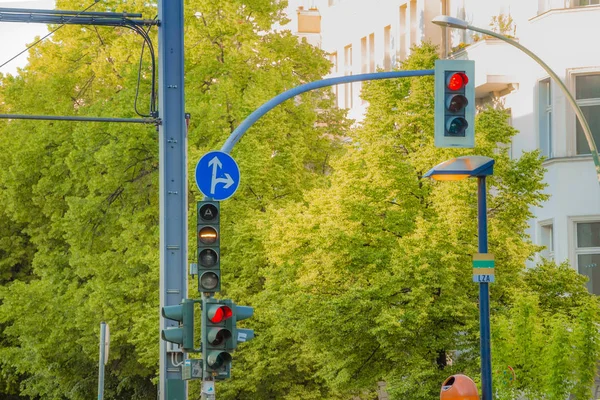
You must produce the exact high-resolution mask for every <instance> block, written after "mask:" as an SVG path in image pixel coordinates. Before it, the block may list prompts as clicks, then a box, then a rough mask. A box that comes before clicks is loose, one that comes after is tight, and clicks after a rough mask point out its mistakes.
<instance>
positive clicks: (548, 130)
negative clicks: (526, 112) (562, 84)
mask: <svg viewBox="0 0 600 400" xmlns="http://www.w3.org/2000/svg"><path fill="white" fill-rule="evenodd" d="M539 118H540V152H541V153H542V155H543V156H544V157H546V158H552V157H553V156H554V153H553V148H552V140H553V137H552V85H551V83H550V78H548V79H544V80H543V81H540V84H539Z"/></svg>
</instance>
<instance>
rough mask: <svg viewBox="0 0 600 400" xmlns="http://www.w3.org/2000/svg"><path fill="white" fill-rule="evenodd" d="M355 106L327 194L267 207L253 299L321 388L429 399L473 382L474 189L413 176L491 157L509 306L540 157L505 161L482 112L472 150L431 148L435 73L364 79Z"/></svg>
mask: <svg viewBox="0 0 600 400" xmlns="http://www.w3.org/2000/svg"><path fill="white" fill-rule="evenodd" d="M436 54H437V52H436V49H435V47H434V46H432V45H429V44H425V45H423V46H422V47H420V48H416V47H415V48H413V49H412V54H411V57H410V58H409V59H408V60H407V62H406V63H405V64H403V69H428V68H432V66H433V61H434V60H435V58H436V57H437V56H436ZM363 97H364V98H365V99H366V100H367V101H368V102H369V109H368V111H367V115H366V118H365V120H364V122H363V124H362V126H361V127H360V128H358V129H356V130H353V131H352V132H351V139H352V141H351V142H350V143H349V144H348V145H347V146H346V148H345V153H343V155H342V156H340V157H339V158H338V159H336V160H335V161H334V162H332V165H333V167H334V171H333V173H332V176H331V185H330V186H329V187H327V188H317V189H314V190H312V191H310V192H308V193H307V194H306V197H305V200H304V201H303V202H298V203H296V204H293V205H290V206H289V207H287V208H282V209H279V210H272V211H270V210H268V212H269V211H270V214H271V222H270V226H271V233H270V237H269V242H268V243H269V245H268V246H267V247H266V250H267V252H268V259H269V265H268V267H267V268H265V270H264V273H265V281H266V283H265V291H264V293H262V294H261V297H260V299H261V301H262V303H261V304H263V306H264V307H265V308H266V309H268V310H270V311H263V312H270V313H278V314H279V315H285V316H286V318H281V319H280V320H279V321H278V320H274V321H273V323H274V324H276V327H274V328H272V329H276V330H277V331H278V332H282V333H283V334H286V335H287V337H288V338H289V340H301V343H302V349H303V351H305V352H306V351H310V352H311V356H310V357H311V358H312V359H313V360H314V364H315V366H316V367H317V371H316V373H315V377H316V378H319V379H323V380H325V381H326V382H327V384H328V385H329V386H330V387H331V391H332V393H342V394H343V393H345V395H346V396H347V395H348V394H350V393H352V394H354V395H361V396H363V397H364V398H369V396H374V391H375V387H376V385H375V383H376V381H378V380H385V381H387V383H388V391H389V392H390V394H391V396H392V398H411V399H421V398H422V399H431V398H433V397H436V396H437V395H438V394H439V389H440V385H441V382H443V380H444V379H445V378H446V377H447V376H449V375H451V374H452V373H455V372H463V373H467V374H468V375H470V376H472V377H474V378H475V379H477V378H478V377H479V373H478V359H477V358H478V353H479V352H478V346H479V343H478V330H479V329H478V328H479V323H478V313H477V285H475V284H474V283H473V282H472V279H471V267H470V264H471V256H472V254H473V253H476V252H477V247H476V245H477V237H476V234H477V228H476V220H477V217H476V196H475V193H476V186H475V182H474V181H473V180H467V181H464V182H456V183H439V184H436V183H434V182H430V181H428V180H423V179H421V177H422V176H423V174H424V173H425V172H426V171H427V170H428V169H430V168H431V167H432V166H434V165H436V164H437V163H439V162H441V161H443V160H446V159H448V158H451V157H452V156H456V155H458V154H461V155H462V154H481V155H487V156H491V157H493V158H494V159H495V160H496V165H495V170H494V175H493V176H492V177H490V178H488V181H489V183H488V184H489V186H490V193H493V195H491V196H490V198H489V209H490V212H489V243H490V251H491V252H493V253H495V254H496V264H497V279H498V283H497V284H494V285H493V289H492V304H493V305H495V306H494V308H495V309H496V308H500V307H506V306H507V305H508V304H510V303H509V301H510V298H509V297H508V294H510V293H511V292H512V291H513V290H514V289H515V288H516V287H519V285H520V284H521V280H522V277H521V270H522V269H523V266H524V262H525V260H526V259H527V258H528V257H530V256H531V255H532V254H533V253H534V252H535V250H536V249H535V247H534V246H533V245H532V244H531V243H530V242H528V240H527V237H526V235H525V233H524V230H525V228H526V226H527V220H528V218H529V217H530V216H531V214H530V211H529V207H530V206H531V205H532V204H539V203H540V202H541V201H542V200H543V199H544V198H545V196H544V195H543V194H542V193H541V190H542V189H543V184H542V183H541V178H542V174H543V169H542V167H541V160H540V157H539V154H537V152H533V153H529V154H524V155H523V156H522V157H521V158H520V159H519V160H511V159H510V158H509V156H508V152H507V150H506V149H505V148H502V147H500V148H499V146H498V144H502V143H509V142H510V139H511V137H512V135H514V133H515V130H514V129H512V128H511V127H510V126H509V125H508V123H507V114H506V112H505V111H503V110H498V109H485V110H483V111H482V112H481V113H480V114H479V116H478V118H477V126H476V131H477V136H476V147H475V148H474V149H473V150H468V149H461V150H454V149H437V148H435V147H434V145H433V115H432V110H433V98H434V96H433V79H432V77H424V78H411V79H401V80H388V81H382V82H374V83H370V84H367V85H365V88H364V89H363ZM305 356H306V355H305ZM364 388H368V393H365V392H364Z"/></svg>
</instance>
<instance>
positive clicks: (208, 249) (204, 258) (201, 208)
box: [196, 201, 221, 293]
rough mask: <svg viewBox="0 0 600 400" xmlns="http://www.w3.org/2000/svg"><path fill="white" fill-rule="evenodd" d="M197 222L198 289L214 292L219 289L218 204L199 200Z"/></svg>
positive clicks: (202, 291)
mask: <svg viewBox="0 0 600 400" xmlns="http://www.w3.org/2000/svg"><path fill="white" fill-rule="evenodd" d="M197 210H198V223H197V229H196V233H197V238H198V291H199V292H201V293H215V292H218V291H220V290H221V252H220V241H221V237H220V236H221V235H220V229H219V222H220V217H221V216H220V204H219V202H218V201H199V202H198V205H197Z"/></svg>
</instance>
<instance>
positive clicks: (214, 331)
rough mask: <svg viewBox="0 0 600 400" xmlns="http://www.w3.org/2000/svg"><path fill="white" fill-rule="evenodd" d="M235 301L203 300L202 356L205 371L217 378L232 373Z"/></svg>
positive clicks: (210, 298) (209, 298) (208, 298)
mask: <svg viewBox="0 0 600 400" xmlns="http://www.w3.org/2000/svg"><path fill="white" fill-rule="evenodd" d="M233 308H234V305H233V302H232V301H231V300H218V299H215V298H212V297H205V298H203V301H202V358H203V360H204V362H203V365H204V369H205V371H207V372H208V373H209V374H210V375H212V376H213V377H214V378H216V379H225V378H228V377H229V375H230V369H231V354H230V353H229V349H230V348H231V344H232V341H233V332H232V330H231V328H230V327H229V326H228V321H229V320H231V319H232V318H233Z"/></svg>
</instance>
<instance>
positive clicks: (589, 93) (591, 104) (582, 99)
mask: <svg viewBox="0 0 600 400" xmlns="http://www.w3.org/2000/svg"><path fill="white" fill-rule="evenodd" d="M575 99H576V100H577V104H578V105H579V107H580V108H581V111H582V112H583V115H584V116H585V119H586V120H587V123H588V125H589V126H590V129H591V131H592V135H593V136H594V141H595V142H596V143H600V74H588V75H576V76H575ZM576 124H577V128H576V134H575V136H576V149H577V154H590V147H589V146H588V143H587V140H586V138H585V134H584V133H583V129H582V127H581V124H580V123H579V120H577V122H576Z"/></svg>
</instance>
